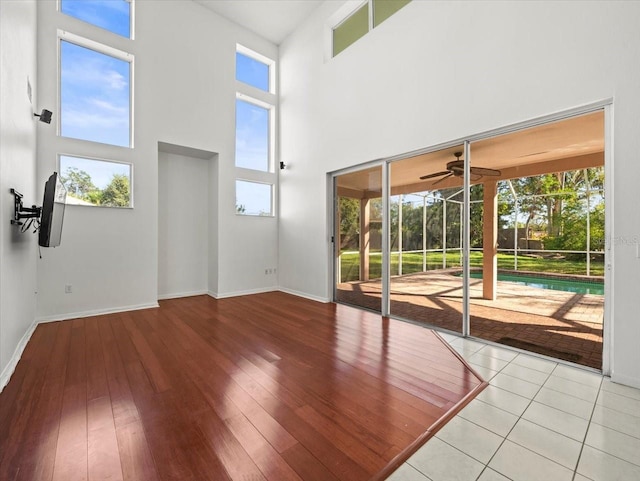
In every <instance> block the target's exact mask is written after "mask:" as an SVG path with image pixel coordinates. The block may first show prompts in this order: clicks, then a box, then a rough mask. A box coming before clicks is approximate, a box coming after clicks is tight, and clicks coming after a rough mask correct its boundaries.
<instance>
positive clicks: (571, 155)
mask: <svg viewBox="0 0 640 481" xmlns="http://www.w3.org/2000/svg"><path fill="white" fill-rule="evenodd" d="M461 151H463V147H462V145H460V146H456V147H451V148H448V149H443V150H439V151H437V152H430V153H427V154H422V155H418V156H415V157H411V158H407V159H403V160H401V161H398V162H394V163H392V164H391V176H390V177H391V194H392V195H397V194H407V193H411V192H422V191H428V190H438V189H444V188H449V187H456V186H461V185H462V178H461V177H450V178H448V179H446V180H445V181H442V182H439V183H438V184H436V185H434V183H435V182H437V181H438V180H439V178H435V179H428V180H420V176H422V175H425V174H431V173H435V172H440V171H444V170H446V164H447V163H448V162H450V161H452V160H455V156H454V153H455V152H461ZM471 165H472V166H475V167H486V168H490V169H497V170H500V171H501V175H500V176H497V177H494V176H491V177H482V178H481V179H479V180H478V181H476V182H475V183H481V182H486V181H496V180H504V179H512V178H517V177H527V176H533V175H540V174H546V173H552V172H563V171H567V170H576V169H584V168H588V167H598V166H602V165H604V112H602V111H599V112H594V113H591V114H587V115H581V116H578V117H573V118H570V119H567V120H562V121H558V122H552V123H547V124H544V125H540V126H537V127H532V128H529V129H524V130H519V131H516V132H512V133H509V134H504V135H500V136H497V137H492V138H488V139H484V140H480V141H477V142H473V143H472V144H471ZM381 180H382V179H381V171H380V167H374V168H370V169H365V170H362V171H359V172H353V173H350V174H345V175H341V176H340V177H339V178H338V190H339V193H340V195H344V196H348V197H356V198H374V197H380V196H381V192H382V188H381Z"/></svg>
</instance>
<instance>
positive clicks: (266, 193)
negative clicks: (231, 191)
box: [235, 45, 278, 217]
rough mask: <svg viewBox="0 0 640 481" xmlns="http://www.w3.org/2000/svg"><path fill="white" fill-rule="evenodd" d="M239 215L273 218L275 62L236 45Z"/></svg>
mask: <svg viewBox="0 0 640 481" xmlns="http://www.w3.org/2000/svg"><path fill="white" fill-rule="evenodd" d="M236 81H237V82H236V89H237V91H236V152H235V154H236V155H235V166H236V168H237V175H236V202H235V207H236V214H238V215H246V216H262V217H273V216H274V215H275V214H274V206H273V204H274V201H273V199H274V195H275V194H274V187H275V185H276V182H277V175H276V173H275V172H274V157H275V115H276V104H277V101H278V98H277V95H276V91H275V90H276V89H275V62H274V61H273V60H271V59H269V58H267V57H265V56H264V55H261V54H259V53H257V52H254V51H253V50H250V49H248V48H247V47H244V46H242V45H236Z"/></svg>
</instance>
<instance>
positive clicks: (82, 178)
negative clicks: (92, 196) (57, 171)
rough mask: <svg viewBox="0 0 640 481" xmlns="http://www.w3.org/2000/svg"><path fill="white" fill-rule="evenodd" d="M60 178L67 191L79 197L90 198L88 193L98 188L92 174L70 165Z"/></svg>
mask: <svg viewBox="0 0 640 481" xmlns="http://www.w3.org/2000/svg"><path fill="white" fill-rule="evenodd" d="M60 180H61V181H62V183H63V184H64V186H65V187H66V188H67V192H68V193H69V194H70V195H72V196H73V197H76V198H78V199H83V200H88V199H87V195H88V194H89V193H90V192H93V191H96V190H97V187H96V186H95V185H94V184H93V181H92V180H91V175H89V174H88V173H87V172H85V171H84V170H80V169H78V168H77V167H68V168H67V170H66V171H65V172H64V174H62V175H60Z"/></svg>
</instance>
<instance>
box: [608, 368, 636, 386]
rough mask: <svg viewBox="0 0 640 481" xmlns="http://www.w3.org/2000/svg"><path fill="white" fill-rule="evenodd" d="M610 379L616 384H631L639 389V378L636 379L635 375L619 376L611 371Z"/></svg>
mask: <svg viewBox="0 0 640 481" xmlns="http://www.w3.org/2000/svg"><path fill="white" fill-rule="evenodd" d="M611 381H613V382H615V383H618V384H624V385H625V386H631V387H635V388H636V389H640V379H638V378H637V377H631V376H621V375H619V374H616V373H615V372H614V373H611Z"/></svg>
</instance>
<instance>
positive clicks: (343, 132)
mask: <svg viewBox="0 0 640 481" xmlns="http://www.w3.org/2000/svg"><path fill="white" fill-rule="evenodd" d="M342 3H343V2H326V3H325V4H323V6H322V7H320V8H319V9H318V10H316V11H315V12H314V14H313V15H312V16H311V17H310V18H309V19H308V20H307V22H306V23H305V24H304V25H303V26H302V27H301V28H299V29H298V30H297V31H296V32H295V33H294V35H292V36H291V37H289V38H288V39H287V40H286V41H285V42H284V43H283V44H282V45H281V47H280V72H281V75H280V89H281V90H280V95H281V131H280V135H281V158H282V160H283V161H284V162H286V163H288V164H290V165H291V166H292V168H291V169H290V170H287V171H285V172H284V174H283V175H282V176H281V181H280V189H281V190H280V193H281V202H280V212H281V217H280V224H281V228H280V239H279V250H280V253H281V254H280V258H281V262H280V264H279V272H280V285H281V287H282V288H283V289H287V290H292V291H298V292H302V293H305V294H306V295H309V296H312V297H317V298H324V299H327V298H329V297H330V291H329V285H330V281H329V268H328V264H329V262H328V251H329V244H328V239H329V235H330V233H329V229H328V225H327V187H326V174H327V172H330V171H333V170H337V169H340V168H344V167H347V166H353V165H356V164H359V163H362V162H365V161H370V160H374V159H378V158H384V157H387V156H392V155H397V154H401V153H403V152H408V151H412V150H415V149H419V148H425V147H428V146H431V145H436V144H438V143H441V142H446V141H451V140H454V139H458V138H461V137H464V136H467V135H470V134H475V133H480V132H484V131H487V130H490V129H494V128H498V127H501V126H505V125H509V124H512V123H516V122H520V121H524V120H528V119H531V118H536V117H539V116H543V115H547V114H550V113H554V112H558V111H563V110H567V109H570V108H573V107H577V106H580V105H584V104H589V103H592V102H596V101H600V100H604V99H607V98H614V110H615V113H614V161H613V162H614V164H613V165H614V168H615V173H614V178H613V186H614V189H615V192H614V204H615V207H614V209H615V214H614V219H613V221H614V230H613V231H612V232H609V233H608V235H609V240H610V241H611V245H612V247H613V249H614V256H615V263H614V265H613V269H614V271H613V281H614V289H615V295H614V297H613V299H614V305H613V315H614V323H613V324H614V325H613V344H612V347H613V357H612V377H613V378H614V380H618V381H620V382H625V383H628V384H633V385H636V386H639V387H640V370H638V366H639V365H640V349H638V346H640V321H638V317H637V313H638V312H639V311H640V297H638V292H640V259H639V258H637V257H636V245H634V239H638V238H639V237H640V210H639V209H637V206H636V204H637V183H638V180H639V179H640V163H639V162H637V153H638V151H639V148H640V136H639V135H638V133H637V126H638V120H637V119H638V115H639V113H640V89H639V88H638V85H640V62H638V59H639V58H640V29H638V25H640V3H637V2H438V1H433V2H422V1H414V2H411V3H410V4H409V5H407V6H406V7H405V8H403V9H402V10H400V11H399V12H397V13H396V14H395V15H393V16H392V17H391V18H389V19H388V20H387V21H385V22H384V23H383V24H382V25H380V26H379V27H378V28H376V29H374V30H373V31H372V32H369V33H368V34H367V35H366V36H365V37H363V38H361V39H360V40H358V41H357V42H356V43H355V44H353V45H351V46H350V47H349V48H347V49H346V50H345V51H343V52H342V53H341V54H339V55H338V56H337V57H336V58H334V59H327V58H326V57H325V52H326V49H327V44H326V41H327V40H328V35H327V28H328V27H327V21H328V19H329V18H330V17H331V16H332V15H333V14H334V13H335V12H336V10H337V9H339V8H340V7H341V5H342ZM636 242H637V240H636ZM285 253H286V255H285Z"/></svg>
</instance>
